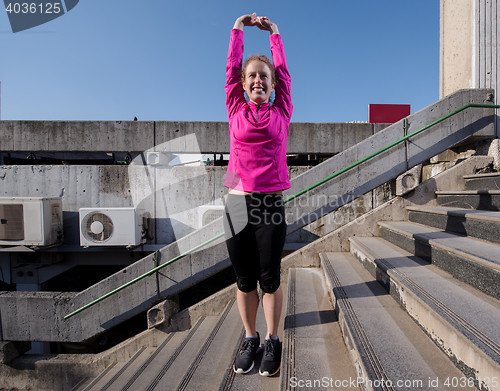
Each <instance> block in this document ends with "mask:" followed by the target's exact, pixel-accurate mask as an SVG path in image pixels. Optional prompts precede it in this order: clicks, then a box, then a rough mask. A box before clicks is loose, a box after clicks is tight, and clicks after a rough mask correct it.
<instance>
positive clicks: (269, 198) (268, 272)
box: [224, 193, 286, 293]
mask: <svg viewBox="0 0 500 391" xmlns="http://www.w3.org/2000/svg"><path fill="white" fill-rule="evenodd" d="M224 229H225V238H226V244H227V250H228V252H229V257H230V258H231V263H232V265H233V268H234V271H235V273H236V281H237V285H238V289H239V290H240V291H242V292H251V291H253V290H255V289H256V288H257V281H259V282H260V287H261V289H262V291H263V292H265V293H274V292H275V291H276V290H277V289H278V288H279V286H280V270H281V252H282V251H283V246H284V245H285V238H286V221H285V207H284V205H283V197H282V196H281V195H279V194H262V193H251V194H248V195H236V194H228V198H227V202H226V206H225V213H224Z"/></svg>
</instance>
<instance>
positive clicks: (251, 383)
mask: <svg viewBox="0 0 500 391" xmlns="http://www.w3.org/2000/svg"><path fill="white" fill-rule="evenodd" d="M288 281H289V282H288V284H287V283H284V284H283V289H284V290H285V292H286V291H288V294H287V295H286V298H285V302H284V304H285V306H286V311H283V315H282V317H283V319H282V321H281V325H282V328H281V329H280V331H279V336H280V338H281V340H282V345H283V348H284V350H283V356H284V357H285V358H284V360H283V367H282V370H281V373H283V374H284V375H281V373H278V375H275V376H273V377H262V376H260V375H259V373H258V368H259V365H260V360H261V359H262V352H261V353H258V355H257V357H256V365H255V368H254V369H253V370H252V371H250V373H248V374H246V375H236V374H235V373H234V371H233V369H232V366H233V362H234V359H235V356H236V354H237V352H238V351H239V348H240V346H241V344H242V342H243V338H244V329H243V325H242V323H241V319H240V316H239V313H238V308H237V305H236V303H235V301H234V300H230V301H229V303H228V304H227V305H226V307H225V309H224V311H223V312H222V314H221V315H219V316H200V318H199V319H198V320H197V321H196V322H195V323H194V325H193V327H191V328H190V329H189V330H184V331H178V332H171V333H169V334H166V335H165V338H164V340H163V342H162V343H161V344H160V345H159V346H158V347H156V348H153V347H144V346H143V347H140V348H139V349H138V350H137V352H136V353H135V354H133V355H132V357H131V358H129V359H126V360H121V361H120V362H118V363H112V364H110V365H109V366H108V367H107V368H106V369H105V370H104V371H102V372H101V373H100V374H99V375H98V376H96V377H88V378H85V379H83V380H82V381H81V382H80V383H79V384H77V385H76V386H75V387H74V388H73V389H72V391H104V390H108V391H125V390H147V391H153V390H176V391H180V390H207V391H211V390H213V391H218V390H220V391H222V390H238V391H239V390H263V391H268V390H269V391H271V390H279V389H282V390H287V389H290V387H292V388H295V387H297V386H298V385H299V384H304V385H305V384H306V383H305V382H309V381H312V382H314V381H315V380H316V381H317V382H318V381H322V382H323V386H324V384H326V383H325V382H326V379H328V382H330V379H332V380H333V381H334V379H337V378H341V377H342V376H348V377H347V378H348V379H349V378H350V379H354V380H353V381H355V379H356V371H355V370H354V366H353V365H352V363H351V362H350V360H349V354H348V351H347V349H346V346H345V344H344V341H343V339H342V333H341V330H340V327H339V325H338V321H337V318H336V314H335V311H334V309H333V307H332V305H331V301H330V299H329V297H328V293H327V291H326V284H325V281H324V276H323V275H322V274H321V273H320V272H319V271H318V270H317V269H310V268H299V269H293V270H292V271H291V272H290V273H289V277H288ZM287 286H288V287H289V289H287ZM285 314H286V318H285ZM283 324H284V325H285V326H284V328H283ZM257 327H258V330H260V331H261V333H264V332H265V330H266V324H265V319H264V315H263V311H262V308H261V307H260V308H259V313H258V316H257ZM262 337H263V335H262ZM322 378H323V380H322ZM328 384H329V383H328ZM354 389H360V388H358V387H357V386H356V387H355V388H354Z"/></svg>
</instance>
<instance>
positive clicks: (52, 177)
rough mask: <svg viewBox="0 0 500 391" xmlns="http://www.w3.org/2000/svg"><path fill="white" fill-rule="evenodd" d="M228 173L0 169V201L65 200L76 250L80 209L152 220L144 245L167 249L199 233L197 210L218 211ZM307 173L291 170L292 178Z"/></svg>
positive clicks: (68, 238)
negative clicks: (125, 210) (117, 210)
mask: <svg viewBox="0 0 500 391" xmlns="http://www.w3.org/2000/svg"><path fill="white" fill-rule="evenodd" d="M226 169H227V167H204V166H199V167H171V168H165V167H152V166H144V165H142V161H135V160H134V161H133V163H132V164H131V165H129V166H120V165H119V166H111V165H110V166H84V165H81V166H80V165H74V166H65V165H55V166H52V165H36V166H0V196H2V197H3V196H8V197H21V196H26V195H29V196H38V197H54V196H58V197H63V198H64V202H63V224H64V244H65V245H66V246H67V245H76V246H79V245H80V231H79V219H78V211H79V208H89V207H96V208H97V207H131V206H134V207H136V208H138V209H140V210H142V211H144V212H148V213H149V214H150V215H151V217H152V224H153V229H152V232H153V236H154V239H152V240H149V241H148V242H147V243H148V244H158V245H167V244H169V243H172V242H174V241H175V240H178V239H180V238H181V237H183V236H185V235H187V234H189V233H191V232H193V231H195V230H196V229H198V217H199V209H198V207H199V206H201V205H212V204H219V205H221V203H222V197H223V196H224V195H225V194H226V193H227V188H225V187H224V186H223V183H224V176H225V174H226ZM308 169H309V167H306V166H302V167H290V168H289V174H290V178H294V177H295V176H297V175H299V174H301V173H303V172H305V171H307V170H308ZM101 255H102V254H96V256H98V257H99V256H101ZM73 258H74V257H73Z"/></svg>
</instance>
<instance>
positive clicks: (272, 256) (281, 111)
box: [224, 13, 293, 376]
mask: <svg viewBox="0 0 500 391" xmlns="http://www.w3.org/2000/svg"><path fill="white" fill-rule="evenodd" d="M244 26H257V27H258V28H260V29H261V30H265V31H269V32H270V33H271V35H270V37H269V39H270V43H271V53H272V57H273V62H272V63H271V61H270V60H269V59H268V58H267V57H266V56H263V55H253V56H251V57H249V58H248V60H246V62H245V64H244V65H243V67H242V55H243V27H244ZM290 85H291V79H290V74H289V73H288V69H287V65H286V58H285V51H284V48H283V42H282V41H281V36H280V34H279V31H278V26H277V25H276V24H275V23H272V22H271V21H270V20H269V19H268V18H267V17H265V16H263V17H257V16H256V15H255V13H254V14H252V15H243V16H241V17H239V18H238V19H236V22H235V24H234V27H233V29H232V30H231V39H230V43H229V52H228V58H227V67H226V87H225V89H226V106H227V113H228V118H229V135H230V139H231V148H230V159H229V165H228V170H227V174H226V178H225V181H224V185H225V186H226V187H228V188H229V189H230V191H229V194H228V198H227V202H226V209H225V216H224V217H225V218H224V227H225V234H226V236H225V237H226V244H227V248H228V252H229V256H230V259H231V263H232V265H233V268H234V271H235V274H236V280H237V286H238V290H237V303H238V309H239V312H240V315H241V319H242V321H243V325H244V327H245V332H246V338H245V340H244V342H243V345H242V348H241V350H240V352H239V353H238V356H237V357H236V360H235V363H234V371H235V372H236V373H248V372H249V371H251V370H252V368H253V367H254V358H255V355H256V353H257V351H258V350H259V347H260V346H261V345H260V336H259V333H258V332H257V330H256V325H255V321H256V316H257V309H258V306H259V295H258V292H257V281H258V282H259V284H260V288H261V290H262V292H263V294H262V306H263V308H264V316H265V319H266V323H267V333H266V339H265V343H264V354H263V357H262V362H261V365H260V369H259V373H260V374H261V375H263V376H272V375H274V374H275V373H277V372H278V371H279V369H280V365H281V344H280V341H279V339H278V335H277V332H278V324H279V319H280V315H281V308H282V303H283V291H282V289H281V285H280V264H281V252H282V250H283V246H284V243H285V236H286V222H285V211H284V206H283V198H282V190H286V189H289V188H290V180H289V178H288V168H287V164H286V145H287V137H288V127H289V125H290V118H291V116H292V109H293V106H292V100H291V91H290ZM272 91H275V98H274V101H273V102H272V105H271V104H270V103H269V98H270V96H271V92H272ZM245 92H246V95H247V97H248V102H247V100H246V99H245V94H244V93H245Z"/></svg>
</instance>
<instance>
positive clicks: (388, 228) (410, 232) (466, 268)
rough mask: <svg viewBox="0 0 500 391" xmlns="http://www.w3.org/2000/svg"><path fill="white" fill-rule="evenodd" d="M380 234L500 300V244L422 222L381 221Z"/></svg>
mask: <svg viewBox="0 0 500 391" xmlns="http://www.w3.org/2000/svg"><path fill="white" fill-rule="evenodd" d="M379 226H380V236H381V237H383V238H384V239H386V240H387V241H389V242H391V243H393V244H395V245H397V246H399V247H401V248H403V249H404V250H406V251H408V252H410V253H411V254H413V255H416V256H418V257H420V258H423V259H425V260H426V261H429V262H432V263H433V264H434V265H436V266H438V267H440V268H441V269H443V270H445V271H447V272H448V273H450V274H452V275H453V277H455V278H456V279H458V280H460V281H463V282H465V283H467V284H469V285H471V286H473V287H475V288H477V289H479V290H481V291H483V292H484V293H487V294H488V295H491V296H493V297H495V298H497V299H500V285H499V284H498V281H499V279H500V245H499V244H496V243H490V242H487V241H484V240H480V239H475V238H470V237H467V236H461V235H457V234H454V233H450V232H446V231H442V230H440V229H437V228H432V227H427V226H424V225H421V224H416V223H411V222H406V221H392V222H379Z"/></svg>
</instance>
